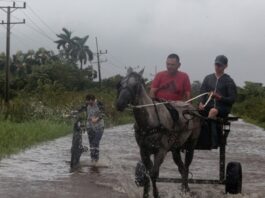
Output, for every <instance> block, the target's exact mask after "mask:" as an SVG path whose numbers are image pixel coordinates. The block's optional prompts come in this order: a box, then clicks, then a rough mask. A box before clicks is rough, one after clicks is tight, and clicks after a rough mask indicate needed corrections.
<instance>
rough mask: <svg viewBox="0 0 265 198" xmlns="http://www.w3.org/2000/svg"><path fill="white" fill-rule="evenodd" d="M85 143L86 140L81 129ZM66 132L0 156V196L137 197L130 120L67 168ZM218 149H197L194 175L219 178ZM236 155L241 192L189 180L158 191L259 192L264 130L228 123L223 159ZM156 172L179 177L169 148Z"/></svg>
mask: <svg viewBox="0 0 265 198" xmlns="http://www.w3.org/2000/svg"><path fill="white" fill-rule="evenodd" d="M83 141H84V144H86V145H87V144H88V141H87V136H86V134H84V135H83ZM70 147H71V135H69V136H66V137H63V138H60V139H57V140H55V141H50V142H46V143H44V144H41V145H38V146H36V147H33V148H32V149H29V150H26V151H24V152H21V153H19V154H17V155H13V156H11V157H10V158H6V159H3V160H1V161H0V178H1V180H0V197H1V198H11V197H12V198H13V197H27V198H31V197H40V198H44V197H63V198H70V197H89V198H101V197H113V198H120V197H122V198H123V197H124V198H126V197H129V198H138V197H141V195H142V188H137V187H136V185H135V183H134V168H135V166H136V163H137V161H138V160H139V151H138V147H137V145H136V142H135V139H134V134H133V129H132V125H123V126H119V127H115V128H110V129H106V130H105V132H104V135H103V139H102V142H101V152H100V161H99V166H98V167H97V168H95V167H93V166H91V164H90V159H89V156H88V153H84V154H83V155H82V157H81V166H80V167H79V168H78V170H76V171H75V172H72V173H71V172H70V169H69V160H70ZM218 160H219V151H218V150H214V151H196V152H195V156H194V159H193V163H192V165H191V168H190V171H191V172H192V175H193V178H200V179H218V176H219V161H218ZM229 161H238V162H240V163H241V164H242V168H243V193H242V194H240V195H225V194H224V186H222V185H201V184H200V185H199V184H191V185H190V188H191V192H190V193H189V194H186V195H183V194H181V192H180V184H169V183H158V188H159V190H160V193H161V197H165V198H166V197H168V198H174V197H196V198H197V197H198V198H208V197H209V198H214V197H217V198H219V197H220V198H221V197H229V198H230V197H236V198H252V197H253V198H264V197H265V131H264V130H263V129H261V128H258V127H256V126H253V125H250V124H246V123H244V122H242V121H238V122H234V123H233V124H232V129H231V133H230V135H229V137H228V146H227V158H226V162H227V163H228V162H229ZM160 170H161V171H160V176H161V177H180V175H179V173H178V170H177V167H176V165H175V164H174V163H173V160H172V158H171V154H170V153H169V154H168V156H167V157H166V160H165V162H164V163H163V165H162V166H161V169H160Z"/></svg>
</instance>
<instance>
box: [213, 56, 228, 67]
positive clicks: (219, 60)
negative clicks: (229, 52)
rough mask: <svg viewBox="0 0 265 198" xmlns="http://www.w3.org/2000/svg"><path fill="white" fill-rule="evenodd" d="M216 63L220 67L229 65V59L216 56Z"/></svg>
mask: <svg viewBox="0 0 265 198" xmlns="http://www.w3.org/2000/svg"><path fill="white" fill-rule="evenodd" d="M214 63H215V64H219V65H227V63H228V59H227V57H226V56H224V55H219V56H216V58H215V61H214Z"/></svg>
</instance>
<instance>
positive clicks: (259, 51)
mask: <svg viewBox="0 0 265 198" xmlns="http://www.w3.org/2000/svg"><path fill="white" fill-rule="evenodd" d="M7 3H8V0H0V5H6V4H7ZM26 3H27V8H26V9H18V10H16V11H14V12H13V13H12V16H13V17H12V21H18V20H22V19H23V18H25V19H26V24H25V25H15V26H14V27H13V28H12V37H11V49H12V53H14V52H16V51H17V50H19V49H21V50H23V51H26V50H28V49H35V50H36V49H38V48H39V47H45V48H47V49H52V50H54V51H55V52H57V49H56V45H55V44H54V43H53V42H52V40H56V39H57V38H56V36H55V33H60V32H61V29H62V27H66V28H67V29H69V30H71V31H72V32H73V35H74V36H80V37H81V36H85V35H89V36H90V37H89V40H88V42H87V44H88V45H89V46H90V48H91V50H92V51H95V50H96V47H95V37H96V36H97V38H98V42H99V47H100V49H101V50H103V51H104V50H105V49H107V50H108V54H107V55H104V56H102V57H101V58H102V59H107V60H108V61H107V62H106V63H103V64H102V76H103V77H108V76H110V75H115V74H117V73H121V74H125V69H124V67H125V66H132V67H135V66H138V65H139V66H140V67H145V77H147V78H149V79H152V75H153V74H154V73H155V68H156V67H157V71H161V70H164V69H165V68H166V66H165V60H166V57H167V55H168V54H170V53H177V54H179V56H180V59H181V63H182V66H181V70H182V71H185V72H187V73H188V74H189V76H190V79H191V81H194V80H200V81H202V80H203V78H204V76H205V75H206V74H209V73H212V72H213V71H214V66H213V63H214V59H215V56H216V55H219V54H224V55H226V56H227V57H228V59H229V66H228V69H227V71H226V72H227V73H228V74H230V75H231V77H232V78H233V79H234V80H235V82H236V83H237V84H238V85H240V86H242V85H243V84H244V81H253V82H262V83H264V84H265V78H264V76H265V64H264V62H265V61H264V59H265V23H264V21H265V1H264V0H130V1H129V0H75V1H70V0H45V1H44V0H26ZM19 4H21V2H17V5H19ZM0 19H1V21H2V20H6V14H5V13H4V12H3V11H2V10H0ZM46 24H47V25H48V27H47V25H46ZM37 25H38V27H37ZM1 26H2V27H0V51H1V52H3V51H5V28H4V27H3V25H1ZM36 30H38V31H39V32H41V33H39V32H37V31H36ZM44 35H45V36H44ZM95 66H96V65H95Z"/></svg>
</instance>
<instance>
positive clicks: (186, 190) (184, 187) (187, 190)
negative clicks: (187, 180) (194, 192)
mask: <svg viewBox="0 0 265 198" xmlns="http://www.w3.org/2000/svg"><path fill="white" fill-rule="evenodd" d="M181 191H182V192H183V193H187V192H190V188H189V186H188V185H181Z"/></svg>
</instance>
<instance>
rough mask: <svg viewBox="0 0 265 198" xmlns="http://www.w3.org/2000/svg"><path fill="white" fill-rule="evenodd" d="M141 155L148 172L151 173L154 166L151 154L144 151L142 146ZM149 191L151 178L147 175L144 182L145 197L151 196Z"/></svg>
mask: <svg viewBox="0 0 265 198" xmlns="http://www.w3.org/2000/svg"><path fill="white" fill-rule="evenodd" d="M140 155H141V159H142V162H143V164H144V166H145V168H146V170H147V172H148V173H150V172H151V170H152V167H153V163H152V161H151V159H150V154H149V153H147V152H144V151H143V149H141V148H140ZM149 191H150V180H149V177H147V178H146V181H145V184H144V194H143V197H144V198H147V197H149Z"/></svg>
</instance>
